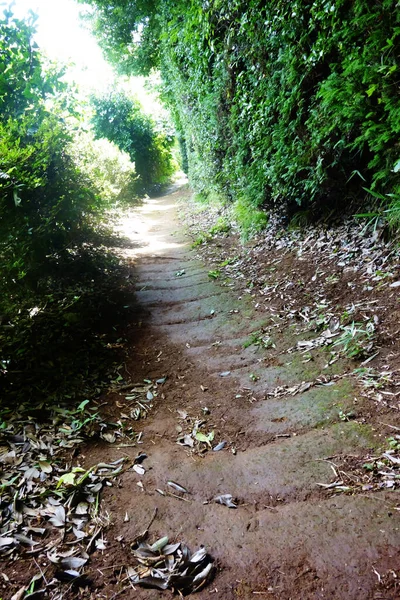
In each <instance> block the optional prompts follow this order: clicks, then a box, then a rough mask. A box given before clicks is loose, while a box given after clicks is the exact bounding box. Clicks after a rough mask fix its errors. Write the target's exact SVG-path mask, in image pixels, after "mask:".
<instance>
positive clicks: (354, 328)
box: [333, 321, 375, 358]
mask: <svg viewBox="0 0 400 600" xmlns="http://www.w3.org/2000/svg"><path fill="white" fill-rule="evenodd" d="M342 330H343V332H342V333H341V335H340V336H339V337H338V338H337V340H336V341H335V342H334V343H333V346H338V347H340V349H341V351H342V352H343V354H344V355H345V356H347V357H348V358H363V357H365V356H368V354H369V353H371V349H372V346H373V341H374V334H375V326H374V324H373V322H372V321H368V322H367V323H366V324H363V323H355V322H354V321H353V322H352V323H351V325H345V326H344V327H342Z"/></svg>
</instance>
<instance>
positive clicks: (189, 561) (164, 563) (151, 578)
mask: <svg viewBox="0 0 400 600" xmlns="http://www.w3.org/2000/svg"><path fill="white" fill-rule="evenodd" d="M132 553H133V556H134V558H135V561H136V562H135V566H129V567H127V574H128V577H129V580H130V581H131V583H132V584H134V585H139V586H142V587H147V588H155V589H159V590H167V589H170V590H173V591H176V592H178V593H179V594H180V595H182V596H186V595H188V594H191V593H194V592H197V591H199V590H200V589H202V588H203V587H204V586H205V585H206V584H207V583H209V582H210V581H211V579H212V577H213V576H214V573H215V565H214V561H213V558H212V557H211V555H210V554H208V552H207V551H206V549H205V548H204V547H203V546H201V547H200V548H199V549H198V550H197V551H196V552H194V553H192V552H191V551H190V549H189V547H188V546H187V545H186V544H184V543H183V542H176V543H172V544H170V543H169V539H168V537H167V536H165V537H163V538H161V539H159V540H157V541H156V542H154V543H153V544H151V545H150V544H146V543H144V542H141V543H140V544H138V545H136V544H135V545H134V546H133V548H132Z"/></svg>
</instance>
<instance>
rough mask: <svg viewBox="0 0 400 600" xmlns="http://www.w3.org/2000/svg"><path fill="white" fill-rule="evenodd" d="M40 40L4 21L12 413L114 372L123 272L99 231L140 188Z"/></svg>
mask: <svg viewBox="0 0 400 600" xmlns="http://www.w3.org/2000/svg"><path fill="white" fill-rule="evenodd" d="M33 33H34V28H33V25H32V24H29V23H27V22H24V21H21V20H18V19H15V18H14V17H13V15H12V13H11V12H10V11H7V12H6V13H5V16H4V18H2V19H0V392H1V393H0V396H1V401H2V403H3V405H4V403H9V404H10V403H11V404H12V403H14V402H15V400H16V399H17V400H18V401H19V402H27V403H28V404H29V403H31V402H33V401H34V400H35V401H45V402H48V401H50V400H51V399H53V400H59V399H60V398H61V397H64V396H65V395H67V396H68V397H69V398H73V397H74V395H75V394H76V395H78V396H81V395H84V394H86V393H87V392H88V389H89V388H90V387H91V386H92V385H94V382H95V381H96V377H99V376H100V375H101V374H104V373H105V372H106V371H107V368H109V360H110V357H111V355H112V352H111V351H110V349H109V348H108V347H107V344H108V342H109V340H110V337H109V336H108V334H109V333H110V330H111V331H112V326H113V324H114V323H115V322H116V321H117V320H118V318H119V317H118V314H117V308H116V307H118V306H119V305H121V298H119V299H118V295H119V294H120V292H119V290H120V286H119V285H118V284H119V283H120V282H119V264H118V260H117V258H116V257H115V256H113V255H111V254H110V253H109V252H107V250H106V249H105V248H104V247H99V244H101V242H104V237H102V238H100V240H99V226H100V223H101V218H102V215H103V213H104V210H105V209H106V208H108V207H109V206H110V204H111V203H115V201H116V200H117V199H118V198H119V197H120V195H121V193H122V194H123V193H125V192H124V190H126V188H129V187H130V186H131V185H132V183H134V182H135V180H136V177H137V176H136V174H135V172H134V167H133V164H132V163H131V162H130V160H129V158H128V157H127V156H121V153H120V152H119V151H118V150H117V149H116V148H115V147H114V148H111V150H110V148H104V143H103V145H100V146H98V145H97V146H96V144H95V143H94V139H93V136H91V135H90V133H89V132H85V131H83V129H82V123H80V121H79V120H78V119H77V118H76V116H77V109H78V106H77V104H76V101H75V100H74V93H73V90H71V89H68V88H67V86H66V84H65V83H62V82H61V80H60V76H61V75H62V73H60V72H57V71H56V70H55V69H53V68H51V69H45V68H44V66H43V60H42V57H41V55H40V52H39V49H38V48H37V46H36V45H35V43H34V42H33V39H32V36H33ZM107 143H108V142H107ZM120 279H122V278H120ZM123 304H126V300H125V299H124V301H123ZM125 312H127V311H125ZM114 333H115V332H114ZM106 334H107V335H106ZM107 336H108V337H107ZM113 359H114V358H112V359H111V361H112V360H113ZM0 420H1V418H0Z"/></svg>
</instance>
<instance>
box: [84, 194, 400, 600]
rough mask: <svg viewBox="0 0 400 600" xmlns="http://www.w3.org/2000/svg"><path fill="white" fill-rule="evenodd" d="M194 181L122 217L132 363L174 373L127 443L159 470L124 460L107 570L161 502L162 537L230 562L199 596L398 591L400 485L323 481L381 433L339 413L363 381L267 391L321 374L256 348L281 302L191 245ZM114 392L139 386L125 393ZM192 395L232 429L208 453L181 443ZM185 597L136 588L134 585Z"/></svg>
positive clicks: (110, 498) (113, 453) (209, 416)
mask: <svg viewBox="0 0 400 600" xmlns="http://www.w3.org/2000/svg"><path fill="white" fill-rule="evenodd" d="M189 193H190V192H189V191H188V190H187V189H186V188H180V189H175V190H172V191H171V192H170V193H169V194H167V195H166V196H163V197H161V198H153V199H150V200H148V201H147V202H146V203H145V204H144V206H143V207H141V208H140V209H137V211H136V213H135V217H132V218H130V219H126V220H125V221H124V222H123V224H122V225H121V233H122V234H123V235H124V236H126V237H127V238H129V239H130V240H131V244H130V248H126V249H125V250H124V256H125V258H126V259H127V260H128V261H131V263H132V274H133V276H134V277H135V278H136V279H135V288H136V301H137V303H138V317H137V319H136V321H135V322H134V323H132V326H131V330H130V331H129V332H127V334H128V335H129V336H130V339H131V343H132V345H133V347H132V351H131V356H130V362H129V364H128V365H127V370H128V373H130V375H131V377H132V381H133V380H135V381H136V380H139V379H140V377H142V378H143V377H148V378H150V379H152V378H153V379H154V378H156V377H163V376H167V381H166V383H165V384H164V386H163V387H162V395H161V394H160V395H159V396H158V397H157V398H156V400H155V403H154V409H153V411H152V412H151V413H150V415H149V417H148V419H146V420H145V421H141V422H140V423H139V424H138V427H139V428H140V429H141V430H142V431H143V435H142V438H141V441H142V443H141V444H140V445H139V446H137V447H133V448H125V449H124V452H125V453H126V454H127V455H129V456H130V457H132V458H133V457H134V456H136V454H137V452H138V450H140V451H143V452H146V453H147V454H148V459H146V461H145V463H144V464H145V467H146V473H145V474H144V475H143V476H140V475H138V474H137V473H135V472H132V471H129V472H127V473H125V474H124V475H123V477H122V478H121V482H120V485H119V487H114V488H110V490H109V491H108V492H107V494H106V495H105V498H104V506H105V507H106V509H107V510H108V511H109V512H110V514H111V518H112V526H111V528H110V531H109V535H108V538H109V540H110V546H109V548H108V552H107V554H106V555H105V556H104V555H103V556H98V557H97V558H96V557H94V560H95V562H96V560H97V562H98V566H99V568H100V570H101V569H102V568H103V567H104V564H105V562H104V560H106V563H107V564H110V565H112V564H118V563H122V564H129V560H130V551H129V540H132V539H134V538H135V536H136V535H137V534H138V533H139V532H140V531H142V530H143V529H144V528H145V525H146V523H148V521H149V520H150V517H151V515H152V513H153V511H154V508H157V509H158V513H157V518H156V520H155V521H154V524H153V525H152V528H151V537H152V538H153V539H156V538H157V537H160V536H162V535H168V536H169V537H170V539H171V540H175V539H177V540H184V541H185V542H186V543H187V544H188V545H189V546H190V547H192V548H193V549H195V548H197V547H199V545H201V544H204V545H205V546H206V547H207V549H208V551H209V552H210V553H211V554H212V556H213V557H214V558H215V560H216V564H217V566H218V570H217V573H216V576H215V578H214V580H213V581H212V582H211V583H210V584H209V585H208V586H207V587H206V588H205V589H203V590H202V591H200V592H198V593H197V597H198V598H199V600H206V599H211V598H221V599H224V600H230V599H237V598H245V599H250V598H252V599H254V598H256V597H262V598H279V599H285V600H288V599H289V598H292V599H300V598H304V599H311V598H313V599H314V598H331V599H343V600H344V599H346V600H359V599H374V600H375V599H381V598H382V599H383V598H388V599H389V598H396V597H398V596H397V595H396V592H395V591H393V589H392V590H386V589H385V588H384V586H383V585H382V582H380V580H379V576H380V575H382V574H385V573H386V572H388V571H389V570H390V569H396V568H397V567H398V565H399V542H400V534H399V518H398V515H399V512H398V511H397V512H396V510H393V507H394V506H395V505H396V503H398V502H399V496H398V494H397V493H395V492H390V493H389V492H379V493H378V494H371V495H368V494H367V493H366V494H359V495H354V496H351V495H334V496H332V495H330V494H329V492H326V491H324V490H321V488H320V487H319V486H318V485H317V483H319V482H322V483H323V482H330V481H332V475H333V474H332V466H331V464H330V462H329V459H330V457H334V456H335V455H338V454H343V453H346V454H350V455H351V454H362V453H363V452H364V451H365V452H366V451H367V450H370V449H371V448H374V447H375V446H376V445H377V441H378V440H377V439H376V436H375V433H374V430H373V428H371V427H368V426H366V425H363V424H362V423H355V422H342V421H341V420H340V419H339V418H338V408H337V407H338V405H339V406H345V405H346V403H351V402H352V399H353V395H354V393H355V391H354V390H353V389H352V384H351V383H350V381H348V380H345V379H344V380H340V381H339V382H338V383H336V384H335V385H332V386H329V387H322V388H313V389H309V390H307V391H305V392H304V393H303V394H298V395H296V396H286V397H282V398H267V399H266V398H265V396H266V392H267V391H268V390H270V389H272V388H274V387H275V386H278V385H285V384H293V383H298V382H301V381H304V380H308V377H309V376H310V374H309V373H305V372H304V370H305V368H306V367H305V366H303V365H301V364H300V363H296V362H295V361H294V362H293V363H292V364H291V365H287V364H286V363H287V362H288V361H287V358H285V357H283V358H277V359H276V360H271V359H270V357H269V355H268V352H267V351H262V350H260V349H258V348H254V346H249V347H247V348H245V347H244V346H245V345H246V344H244V342H245V340H246V339H248V336H249V334H250V333H251V332H252V331H254V330H257V329H258V328H259V327H261V326H262V324H263V323H264V322H265V319H266V317H267V316H268V315H266V314H265V312H264V313H259V312H257V311H256V310H255V309H254V307H253V306H252V305H251V304H250V303H249V302H248V301H247V300H246V299H244V298H239V296H238V293H237V291H236V290H235V287H234V285H231V284H230V283H229V282H225V285H221V283H220V282H218V281H213V280H211V279H210V277H209V275H208V270H209V267H207V265H205V264H204V263H203V262H202V261H201V260H199V258H197V257H196V255H195V252H194V251H193V250H191V248H190V240H188V238H187V237H186V236H185V234H184V231H183V228H182V225H181V224H180V222H179V219H178V210H179V202H181V201H182V199H184V198H185V195H189ZM322 359H323V357H322V358H321V360H322ZM308 368H309V367H308ZM314 368H315V372H316V373H317V374H318V365H317V366H314ZM302 369H303V370H302ZM227 371H229V374H226V375H225V376H221V373H224V372H227ZM257 377H259V379H257ZM109 401H110V402H119V404H121V403H122V404H123V401H124V400H123V396H116V395H114V396H112V395H110V397H109ZM178 409H179V410H181V411H185V412H186V413H187V414H188V415H189V416H190V417H193V418H196V417H197V418H199V419H202V418H204V419H205V420H206V424H205V428H206V430H207V431H211V430H213V431H214V432H215V442H214V443H217V442H219V441H222V440H225V441H226V442H227V445H226V447H225V448H224V449H223V450H222V451H220V452H213V451H208V452H205V453H204V454H203V455H198V454H193V453H192V452H191V451H190V448H187V447H186V448H185V447H182V446H179V445H177V443H176V439H177V436H178V429H179V428H181V429H183V431H184V432H185V431H186V429H185V428H187V426H188V425H187V422H185V420H184V419H182V418H181V417H180V415H179V413H178V412H177V410H178ZM105 451H106V452H107V453H108V460H113V459H116V458H119V457H120V456H121V449H118V448H113V447H112V446H110V447H109V448H107V450H105V449H104V447H103V446H100V445H99V446H98V447H97V448H92V450H91V451H90V452H91V455H90V456H88V457H87V458H88V460H92V459H93V457H94V456H95V454H96V452H97V453H98V454H99V456H103V454H104V452H105ZM167 480H174V481H176V482H179V483H180V484H181V485H183V486H185V487H186V488H187V489H188V490H189V492H190V494H188V495H187V497H186V500H185V501H183V500H180V499H178V498H174V497H171V496H162V495H160V494H159V493H157V491H156V489H165V486H166V481H167ZM138 483H140V485H138ZM221 493H230V494H232V495H233V496H234V497H236V498H237V499H238V502H239V506H238V508H237V509H236V510H234V509H228V508H227V507H225V506H221V505H218V504H216V503H214V502H213V501H212V499H213V497H214V496H215V495H217V494H221ZM126 515H128V518H129V521H126ZM121 536H123V541H122V542H121ZM382 576H383V575H382ZM114 583H115V582H114ZM97 585H98V586H99V589H101V586H103V589H102V592H104V594H105V596H104V597H107V598H108V597H111V591H113V593H115V590H116V589H118V588H110V589H109V590H108V589H107V586H108V585H110V584H109V582H108V583H107V582H106V580H105V579H102V578H101V576H100V575H98V576H97ZM110 590H111V591H110ZM108 594H110V596H109V595H108ZM393 594H394V595H393ZM170 595H171V593H170V592H160V591H157V590H144V589H140V588H136V590H135V591H134V590H132V589H130V588H129V589H127V590H126V591H124V592H122V591H121V593H120V595H119V597H120V598H125V597H126V598H144V599H147V598H152V599H153V598H162V597H170Z"/></svg>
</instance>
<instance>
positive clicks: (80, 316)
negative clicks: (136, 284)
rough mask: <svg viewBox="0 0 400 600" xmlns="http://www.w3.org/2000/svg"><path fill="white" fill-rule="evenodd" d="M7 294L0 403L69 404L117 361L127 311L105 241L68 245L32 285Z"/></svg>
mask: <svg viewBox="0 0 400 600" xmlns="http://www.w3.org/2000/svg"><path fill="white" fill-rule="evenodd" d="M12 299H13V304H10V303H9V302H7V301H4V300H3V301H2V302H0V309H1V310H2V322H1V325H0V348H1V356H0V381H1V386H0V387H1V392H0V405H1V406H3V407H4V406H10V405H21V404H26V403H28V404H29V405H31V406H34V405H37V404H41V403H43V402H46V403H49V404H54V403H56V402H70V403H71V404H72V405H73V404H75V403H76V402H77V401H79V400H82V399H84V398H86V397H91V396H93V395H94V394H97V393H98V392H99V390H100V389H101V387H102V385H104V383H105V382H106V381H107V379H108V376H109V375H110V374H111V373H112V372H113V370H114V369H115V367H116V366H117V365H118V361H120V360H121V356H122V352H123V342H124V340H123V338H122V337H121V330H122V328H123V326H124V325H125V324H126V323H127V322H128V319H129V318H131V317H132V311H133V310H134V307H133V306H132V296H131V293H130V292H129V290H128V289H127V280H126V273H125V270H124V268H123V265H121V264H120V261H119V259H118V258H117V257H116V256H115V255H114V254H113V253H111V252H109V251H108V250H107V249H106V248H105V247H100V248H95V247H91V248H84V249H82V250H76V251H75V252H72V253H71V257H70V260H63V261H61V264H53V272H52V273H49V272H47V273H46V277H45V280H44V281H40V282H39V289H38V290H36V291H33V290H31V291H29V292H28V291H27V290H26V289H24V288H21V289H18V283H17V284H16V285H15V287H14V289H13V290H12ZM15 304H17V306H18V310H15V308H14V307H15Z"/></svg>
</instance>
